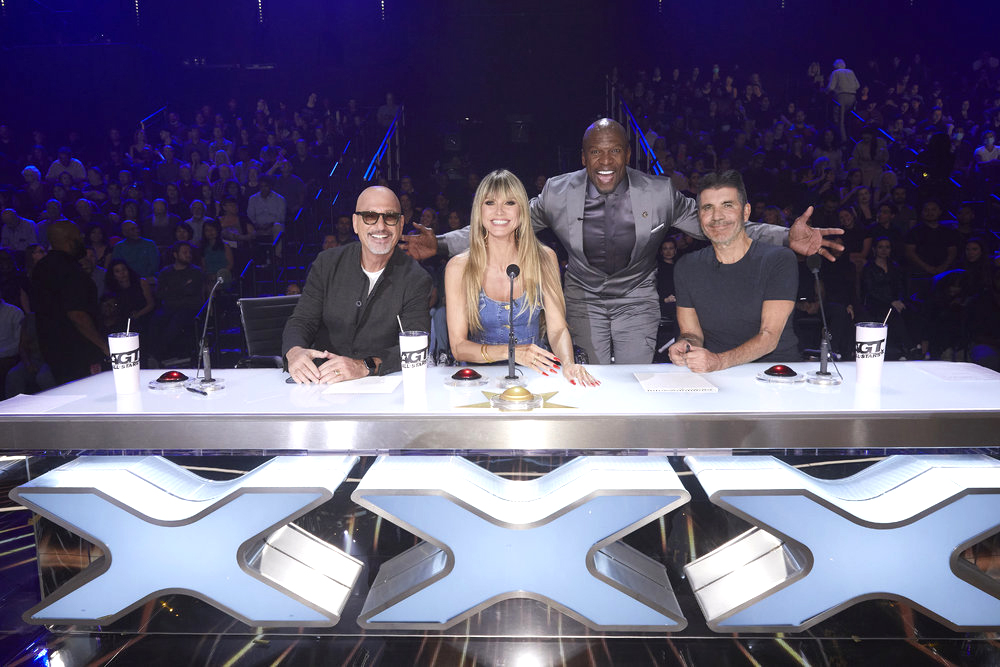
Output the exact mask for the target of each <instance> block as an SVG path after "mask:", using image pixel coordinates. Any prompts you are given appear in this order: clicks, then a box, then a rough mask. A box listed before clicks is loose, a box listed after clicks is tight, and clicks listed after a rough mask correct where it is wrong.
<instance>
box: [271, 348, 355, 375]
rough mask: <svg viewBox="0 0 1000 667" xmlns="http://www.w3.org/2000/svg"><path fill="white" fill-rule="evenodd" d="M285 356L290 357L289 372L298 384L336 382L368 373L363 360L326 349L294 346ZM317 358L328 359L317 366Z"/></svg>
mask: <svg viewBox="0 0 1000 667" xmlns="http://www.w3.org/2000/svg"><path fill="white" fill-rule="evenodd" d="M285 356H286V357H287V358H288V373H289V374H290V375H291V376H292V379H293V380H295V382H296V383H298V384H334V383H336V382H344V381H346V380H356V379H358V378H362V377H365V376H367V375H368V369H367V368H366V367H365V364H364V362H363V361H361V360H359V359H351V358H350V357H341V356H339V355H336V354H334V353H332V352H327V351H326V350H322V351H321V350H310V349H308V348H305V347H293V348H292V349H290V350H289V351H288V354H287V355H285ZM315 359H326V361H324V362H323V363H322V364H320V365H319V366H317V365H316V362H315V361H314V360H315Z"/></svg>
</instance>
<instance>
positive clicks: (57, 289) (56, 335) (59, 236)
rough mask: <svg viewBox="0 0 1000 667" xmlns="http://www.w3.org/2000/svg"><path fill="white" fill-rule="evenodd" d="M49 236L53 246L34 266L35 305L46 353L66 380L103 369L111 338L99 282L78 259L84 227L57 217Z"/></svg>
mask: <svg viewBox="0 0 1000 667" xmlns="http://www.w3.org/2000/svg"><path fill="white" fill-rule="evenodd" d="M48 237H49V243H51V244H52V252H50V253H49V254H47V255H46V256H45V257H43V258H42V259H41V260H39V262H38V264H37V265H36V266H35V269H34V271H32V274H31V283H32V297H31V305H32V307H33V308H34V310H35V317H36V326H37V329H38V342H39V345H40V347H41V350H42V356H43V357H44V358H45V361H46V362H47V363H48V364H49V367H50V368H51V369H52V375H53V376H54V377H55V380H56V382H58V383H59V384H62V383H64V382H69V381H70V380H77V379H79V378H82V377H86V376H88V375H93V374H94V373H99V372H100V370H101V360H102V359H103V358H105V357H107V356H109V352H108V341H107V339H106V338H105V337H104V336H103V335H102V334H101V332H100V331H98V329H97V321H98V319H97V315H98V312H99V311H98V302H97V286H96V285H94V281H92V280H91V279H90V276H88V275H87V274H86V273H84V271H83V269H82V268H81V267H80V264H79V261H78V260H79V258H80V257H82V256H83V255H84V245H83V236H82V235H81V234H80V230H79V228H78V227H77V226H76V225H75V224H73V223H72V222H69V221H68V220H61V221H59V222H54V223H52V224H51V225H49V228H48Z"/></svg>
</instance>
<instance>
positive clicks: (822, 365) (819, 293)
mask: <svg viewBox="0 0 1000 667" xmlns="http://www.w3.org/2000/svg"><path fill="white" fill-rule="evenodd" d="M822 265H823V258H822V257H820V256H819V254H818V253H817V254H815V255H809V256H808V257H806V267H807V268H808V269H809V271H810V272H812V274H813V278H814V279H815V281H816V299H817V300H818V301H819V315H820V321H821V322H822V324H823V331H822V333H821V334H820V341H819V370H818V371H810V372H808V373H806V382H809V383H812V384H826V385H834V384H840V383H841V382H843V378H841V377H840V373H831V372H830V371H829V370H827V365H828V364H829V363H830V329H829V328H828V327H827V325H826V309H825V308H824V307H823V290H822V286H821V285H820V282H819V269H820V267H821V266H822Z"/></svg>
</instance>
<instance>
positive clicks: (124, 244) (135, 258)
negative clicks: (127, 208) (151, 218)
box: [111, 220, 160, 278]
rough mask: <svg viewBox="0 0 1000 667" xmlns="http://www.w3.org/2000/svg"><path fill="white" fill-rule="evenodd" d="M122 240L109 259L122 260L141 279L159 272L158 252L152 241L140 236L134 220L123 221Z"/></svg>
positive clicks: (113, 249) (116, 245)
mask: <svg viewBox="0 0 1000 667" xmlns="http://www.w3.org/2000/svg"><path fill="white" fill-rule="evenodd" d="M121 232H122V240H121V241H119V242H118V243H116V244H115V247H114V248H112V250H111V259H112V260H115V259H121V260H124V261H125V263H126V264H128V265H129V267H131V268H132V270H134V271H135V272H136V273H138V274H139V275H140V276H142V277H143V278H149V277H152V276H155V275H156V272H157V271H159V270H160V251H159V250H158V249H157V247H156V244H155V243H153V241H151V240H149V239H147V238H143V237H142V236H141V235H140V230H139V225H138V223H136V222H135V221H134V220H125V221H124V222H122V225H121Z"/></svg>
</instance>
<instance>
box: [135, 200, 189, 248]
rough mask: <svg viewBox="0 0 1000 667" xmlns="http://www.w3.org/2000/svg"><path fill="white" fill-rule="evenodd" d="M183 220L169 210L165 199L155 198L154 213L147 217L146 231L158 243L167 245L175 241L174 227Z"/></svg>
mask: <svg viewBox="0 0 1000 667" xmlns="http://www.w3.org/2000/svg"><path fill="white" fill-rule="evenodd" d="M180 221H181V219H180V218H178V217H177V216H176V215H174V214H172V213H170V212H169V211H168V210H167V201H166V200H165V199H154V200H153V214H152V215H151V216H149V218H147V219H146V221H145V225H144V231H145V232H146V234H147V235H148V236H149V238H151V239H153V241H154V242H155V243H156V245H160V246H166V245H169V244H170V243H172V242H173V240H174V239H173V235H174V228H176V227H177V224H178V223H179V222H180Z"/></svg>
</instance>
